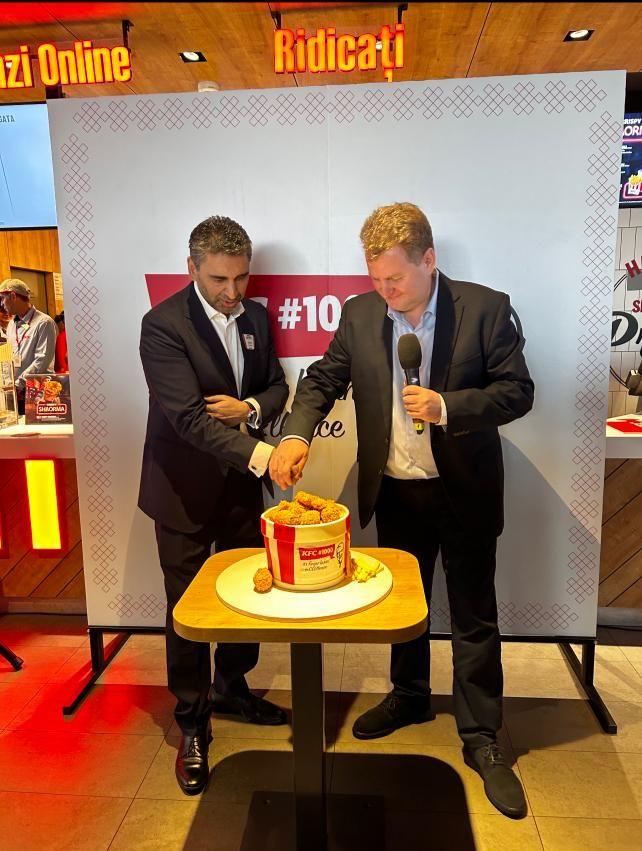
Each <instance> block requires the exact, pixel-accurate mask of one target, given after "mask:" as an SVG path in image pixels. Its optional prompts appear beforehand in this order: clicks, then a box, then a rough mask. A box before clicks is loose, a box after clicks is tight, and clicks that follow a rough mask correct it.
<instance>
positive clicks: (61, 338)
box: [54, 310, 69, 372]
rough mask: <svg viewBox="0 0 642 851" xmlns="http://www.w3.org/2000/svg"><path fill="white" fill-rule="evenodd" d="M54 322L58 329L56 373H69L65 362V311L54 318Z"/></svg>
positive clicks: (66, 361)
mask: <svg viewBox="0 0 642 851" xmlns="http://www.w3.org/2000/svg"><path fill="white" fill-rule="evenodd" d="M54 322H55V323H56V327H57V328H58V336H57V337H56V360H55V367H54V368H55V371H56V372H69V361H68V360H67V332H66V330H65V311H64V310H63V311H62V313H59V314H58V315H57V316H54Z"/></svg>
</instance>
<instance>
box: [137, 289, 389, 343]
mask: <svg viewBox="0 0 642 851" xmlns="http://www.w3.org/2000/svg"><path fill="white" fill-rule="evenodd" d="M145 280H146V281H147V290H148V292H149V300H150V302H151V305H152V307H156V305H157V304H160V303H161V302H162V301H164V300H165V299H166V298H169V296H171V295H174V293H176V292H178V291H179V290H180V289H182V288H183V287H186V286H187V284H188V283H189V282H190V277H189V275H145ZM371 289H372V283H371V282H370V278H369V277H368V275H252V277H251V278H250V283H249V286H248V289H247V296H248V298H253V299H255V300H256V301H259V302H261V304H263V305H264V306H265V307H266V309H267V312H268V315H269V317H270V324H271V327H272V334H273V336H274V345H275V348H276V353H277V355H278V357H280V358H293V357H321V355H322V354H323V353H324V352H325V350H326V349H327V348H328V345H329V343H330V340H331V339H332V337H333V335H334V332H335V331H336V330H337V327H338V325H339V319H340V317H341V310H342V308H343V305H344V304H345V303H346V301H347V300H348V299H349V298H352V297H353V296H355V295H360V294H361V293H367V292H370V290H371Z"/></svg>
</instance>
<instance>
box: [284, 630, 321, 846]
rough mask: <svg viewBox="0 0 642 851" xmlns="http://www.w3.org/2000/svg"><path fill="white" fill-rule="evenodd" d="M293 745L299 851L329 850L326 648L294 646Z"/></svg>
mask: <svg viewBox="0 0 642 851" xmlns="http://www.w3.org/2000/svg"><path fill="white" fill-rule="evenodd" d="M290 652H291V660H292V742H293V747H294V797H295V818H296V847H297V851H325V849H326V847H327V817H326V797H325V727H324V712H323V647H322V645H321V644H292V645H291V651H290Z"/></svg>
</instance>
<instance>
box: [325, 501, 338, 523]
mask: <svg viewBox="0 0 642 851" xmlns="http://www.w3.org/2000/svg"><path fill="white" fill-rule="evenodd" d="M342 516H343V508H341V506H340V505H337V504H336V502H334V501H333V500H328V504H327V505H326V506H325V508H323V509H322V510H321V520H322V522H323V523H330V522H331V521H332V520H338V519H339V518H340V517H342Z"/></svg>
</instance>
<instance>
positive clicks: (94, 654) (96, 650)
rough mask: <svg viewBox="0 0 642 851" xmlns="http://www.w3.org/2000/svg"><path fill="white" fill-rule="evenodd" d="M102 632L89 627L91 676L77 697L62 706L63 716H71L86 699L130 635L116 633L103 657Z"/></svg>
mask: <svg viewBox="0 0 642 851" xmlns="http://www.w3.org/2000/svg"><path fill="white" fill-rule="evenodd" d="M103 634H104V633H103V630H102V629H97V628H96V627H89V650H90V653H91V670H92V674H91V676H90V678H89V679H88V680H87V682H86V683H85V685H84V686H83V687H82V689H81V690H80V692H79V693H78V695H77V696H76V697H75V698H74V700H73V701H72V703H70V704H69V706H63V708H62V714H63V715H73V714H74V712H75V711H76V709H78V707H79V706H80V704H81V703H82V702H83V700H84V699H85V698H86V697H87V695H88V694H89V692H90V691H91V690H92V688H93V687H94V686H95V685H96V681H97V680H98V677H100V675H101V674H102V673H103V671H104V670H105V668H107V666H108V665H109V663H110V662H111V660H112V659H113V658H114V656H115V655H116V654H117V653H118V651H119V650H120V649H121V647H122V646H123V645H124V644H125V642H126V641H127V639H128V638H129V636H130V635H131V633H129V632H121V633H118V634H117V636H116V638H114V640H113V641H112V642H111V643H110V644H109V647H108V648H107V650H108V653H107V655H105V646H104V644H103Z"/></svg>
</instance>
